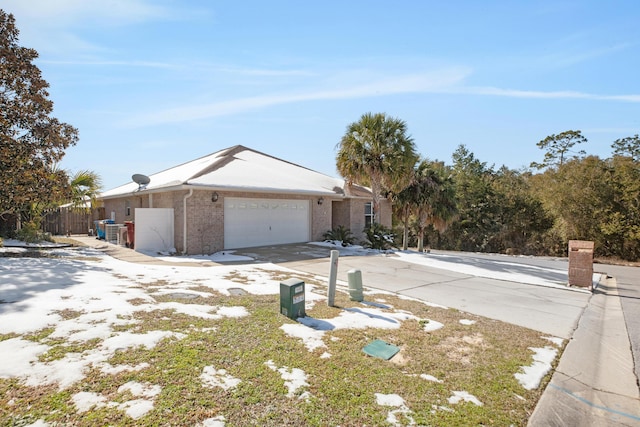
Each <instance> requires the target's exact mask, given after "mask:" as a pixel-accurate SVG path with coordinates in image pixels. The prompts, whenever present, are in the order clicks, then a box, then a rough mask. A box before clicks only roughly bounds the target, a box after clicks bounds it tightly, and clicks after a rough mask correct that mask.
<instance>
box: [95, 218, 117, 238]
mask: <svg viewBox="0 0 640 427" xmlns="http://www.w3.org/2000/svg"><path fill="white" fill-rule="evenodd" d="M105 224H115V221H114V220H112V219H101V220H100V221H96V236H97V237H98V239H99V240H104V239H105V238H106V228H105Z"/></svg>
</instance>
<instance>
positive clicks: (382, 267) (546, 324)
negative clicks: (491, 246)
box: [235, 244, 591, 339]
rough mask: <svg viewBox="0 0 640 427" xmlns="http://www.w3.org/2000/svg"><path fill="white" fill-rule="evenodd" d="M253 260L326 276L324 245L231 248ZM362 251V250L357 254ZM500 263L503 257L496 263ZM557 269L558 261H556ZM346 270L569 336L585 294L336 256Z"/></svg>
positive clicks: (375, 283)
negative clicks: (356, 271)
mask: <svg viewBox="0 0 640 427" xmlns="http://www.w3.org/2000/svg"><path fill="white" fill-rule="evenodd" d="M235 253H236V254H239V255H247V256H251V257H253V258H254V259H256V260H257V261H258V262H273V263H276V264H278V265H281V266H283V267H287V268H290V269H293V270H297V271H301V272H305V273H310V274H314V275H318V276H323V277H328V276H329V269H330V260H329V254H330V249H329V248H326V247H320V246H314V245H303V244H299V245H283V246H270V247H264V248H250V249H246V250H237V251H235ZM363 253H364V252H363ZM455 255H456V257H457V258H458V259H457V261H456V262H459V263H460V264H464V263H467V264H469V265H478V264H479V263H483V264H484V265H485V266H490V265H492V264H494V265H495V266H496V268H500V266H501V265H502V264H501V263H500V260H499V259H498V258H496V257H494V258H488V257H482V256H475V254H464V253H456V254H455ZM506 259H507V260H508V263H509V270H510V271H512V272H516V273H517V272H518V271H522V272H523V273H524V272H528V273H529V274H530V270H531V265H528V264H527V263H525V262H523V261H522V260H520V259H519V258H517V257H506ZM502 263H504V261H502ZM558 265H560V267H562V263H561V264H558ZM564 265H565V266H566V262H565V263H564ZM351 269H358V270H361V271H362V279H363V284H364V286H365V287H369V288H375V289H381V290H385V291H390V292H395V293H398V294H401V295H405V296H407V297H412V298H417V299H420V300H423V301H428V302H432V303H436V304H441V305H445V306H447V307H451V308H456V309H458V310H461V311H464V312H468V313H473V314H477V315H480V316H484V317H488V318H491V319H496V320H501V321H504V322H508V323H512V324H515V325H519V326H524V327H527V328H530V329H533V330H537V331H540V332H542V333H544V334H549V335H553V336H557V337H561V338H565V339H568V338H570V337H571V335H572V333H573V331H574V329H575V328H576V325H577V322H578V320H579V319H580V316H581V314H582V312H583V310H584V308H585V307H586V305H587V303H588V301H589V298H590V297H591V295H590V294H588V293H584V292H577V291H575V290H570V289H556V288H548V287H544V286H535V285H529V284H522V283H517V282H511V281H505V280H495V279H488V278H483V277H476V276H473V275H469V274H464V273H459V272H456V271H450V270H444V269H439V268H432V267H427V266H423V265H418V264H414V263H410V262H406V261H402V260H400V259H398V258H397V257H395V256H393V255H384V254H382V255H356V256H343V255H341V256H340V258H339V261H338V280H342V281H344V282H347V272H348V271H349V270H351Z"/></svg>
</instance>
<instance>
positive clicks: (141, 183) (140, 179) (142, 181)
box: [131, 173, 151, 190]
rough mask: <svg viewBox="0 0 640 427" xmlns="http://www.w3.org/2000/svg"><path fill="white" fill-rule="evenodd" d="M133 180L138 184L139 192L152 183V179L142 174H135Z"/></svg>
mask: <svg viewBox="0 0 640 427" xmlns="http://www.w3.org/2000/svg"><path fill="white" fill-rule="evenodd" d="M131 179H132V180H133V182H135V183H136V184H138V190H144V189H145V188H146V187H147V184H149V183H150V182H151V178H149V177H148V176H147V175H142V174H141V173H134V174H133V176H132V177H131Z"/></svg>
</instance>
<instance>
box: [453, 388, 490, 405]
mask: <svg viewBox="0 0 640 427" xmlns="http://www.w3.org/2000/svg"><path fill="white" fill-rule="evenodd" d="M462 401H464V402H471V403H473V404H474V405H478V406H482V405H483V404H482V402H480V400H478V398H477V397H475V396H474V395H473V394H469V393H468V392H466V391H454V392H453V395H451V397H449V403H450V404H451V405H455V404H457V403H460V402H462Z"/></svg>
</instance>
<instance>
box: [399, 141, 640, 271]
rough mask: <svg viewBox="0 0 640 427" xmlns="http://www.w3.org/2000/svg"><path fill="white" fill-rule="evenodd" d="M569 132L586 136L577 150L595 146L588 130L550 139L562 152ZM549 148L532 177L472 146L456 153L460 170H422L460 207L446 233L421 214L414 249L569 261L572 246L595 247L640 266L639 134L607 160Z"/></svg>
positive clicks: (415, 218) (413, 230) (412, 225)
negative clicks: (492, 161) (490, 161)
mask: <svg viewBox="0 0 640 427" xmlns="http://www.w3.org/2000/svg"><path fill="white" fill-rule="evenodd" d="M568 133H571V134H573V135H577V136H579V137H580V138H579V141H574V142H575V143H576V144H577V143H584V142H587V140H586V138H584V137H583V136H582V135H581V134H580V131H567V132H564V133H562V134H559V135H551V136H550V137H548V138H552V139H553V140H554V141H556V142H558V141H560V143H559V144H557V145H562V137H566V135H567V134H568ZM559 137H560V138H559ZM542 142H543V141H541V143H542ZM541 143H539V144H538V145H539V146H540V147H541V148H546V149H548V151H547V153H546V154H545V162H544V163H542V164H537V163H532V165H531V166H532V168H531V169H527V170H512V169H509V168H507V167H505V166H502V167H501V168H499V169H494V167H493V166H487V164H486V163H485V162H482V161H480V160H479V159H477V158H476V157H475V156H474V154H473V153H471V152H470V151H469V150H468V149H467V148H466V147H465V146H464V145H460V146H459V147H458V148H457V149H456V151H455V152H454V153H453V156H452V158H453V164H452V165H444V164H443V163H442V162H430V161H428V160H427V161H424V164H421V167H422V168H430V169H431V170H432V172H433V173H436V174H437V175H438V176H439V177H440V178H439V182H440V185H441V186H444V187H445V188H446V190H444V191H443V190H441V191H443V193H444V194H450V196H451V199H449V200H448V201H447V203H452V204H453V206H454V211H455V213H453V212H452V213H451V214H450V215H449V219H448V224H446V225H447V226H446V227H443V226H442V224H437V223H436V222H435V221H427V222H426V223H425V222H424V221H421V220H420V214H419V212H418V211H417V210H416V209H414V210H413V211H412V213H411V215H410V217H409V221H408V224H409V227H408V231H409V236H408V238H409V242H408V244H409V245H411V246H417V247H418V248H421V247H422V245H428V246H429V247H432V248H437V249H448V250H462V251H479V252H494V253H509V254H527V255H553V256H563V255H566V254H567V246H568V241H569V240H592V241H594V242H595V255H596V256H600V257H611V258H619V259H624V260H629V261H637V260H640V141H639V139H638V135H635V136H634V137H628V138H623V139H620V140H617V141H615V142H614V143H613V144H612V148H613V154H612V156H611V157H610V158H606V159H601V158H600V157H598V156H594V155H587V154H586V153H585V152H584V151H579V152H577V153H573V152H572V150H571V148H572V146H571V147H569V149H568V150H561V151H560V152H555V153H553V150H552V149H549V147H547V146H545V145H544V144H541ZM572 153H573V154H572ZM419 168H420V166H419V167H418V168H417V169H416V170H418V169H419ZM535 169H537V171H535V172H534V170H535ZM396 201H398V197H396ZM400 201H402V198H400ZM441 203H442V201H441ZM402 206H403V205H402V204H400V205H398V204H397V203H396V209H395V210H396V215H395V216H394V218H395V221H394V223H395V224H396V226H398V225H400V224H401V223H402V221H401V218H402V212H401V208H402ZM399 210H400V212H399ZM441 222H442V221H441ZM399 228H401V227H399ZM421 229H422V231H421ZM398 234H400V233H398ZM421 236H422V238H421Z"/></svg>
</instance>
